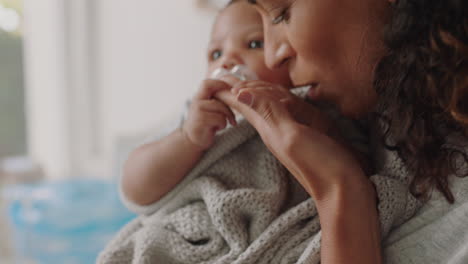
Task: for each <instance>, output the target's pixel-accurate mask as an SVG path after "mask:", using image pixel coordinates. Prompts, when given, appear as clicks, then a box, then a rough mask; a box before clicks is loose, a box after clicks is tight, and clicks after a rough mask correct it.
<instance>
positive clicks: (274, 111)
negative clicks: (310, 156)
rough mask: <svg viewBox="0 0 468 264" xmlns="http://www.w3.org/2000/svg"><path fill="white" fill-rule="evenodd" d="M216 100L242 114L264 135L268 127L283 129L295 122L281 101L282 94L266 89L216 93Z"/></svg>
mask: <svg viewBox="0 0 468 264" xmlns="http://www.w3.org/2000/svg"><path fill="white" fill-rule="evenodd" d="M215 96H216V98H218V99H219V100H221V101H222V102H224V103H225V104H227V105H228V106H229V107H231V108H233V109H235V110H237V111H238V112H239V113H241V114H242V115H243V116H244V118H245V119H247V120H248V121H249V122H250V123H251V124H252V125H253V126H254V127H255V128H256V129H257V131H258V132H259V133H260V134H262V132H265V131H264V130H265V129H267V128H268V127H270V128H271V127H276V128H279V127H282V126H284V125H286V124H290V123H293V122H294V120H293V118H292V116H291V115H290V114H289V111H288V109H287V108H286V106H285V105H284V104H283V103H282V102H281V100H280V93H273V92H272V91H270V90H269V89H267V87H266V88H253V89H252V88H245V89H242V90H241V91H240V92H239V94H233V93H231V92H229V91H220V92H218V93H216V95H215Z"/></svg>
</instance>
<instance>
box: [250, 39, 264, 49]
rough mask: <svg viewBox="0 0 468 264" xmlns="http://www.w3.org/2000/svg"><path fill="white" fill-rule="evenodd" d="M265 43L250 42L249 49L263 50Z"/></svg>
mask: <svg viewBox="0 0 468 264" xmlns="http://www.w3.org/2000/svg"><path fill="white" fill-rule="evenodd" d="M262 48H263V41H262V40H253V41H250V42H249V49H262Z"/></svg>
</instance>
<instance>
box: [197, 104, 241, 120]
mask: <svg viewBox="0 0 468 264" xmlns="http://www.w3.org/2000/svg"><path fill="white" fill-rule="evenodd" d="M199 107H200V110H201V111H204V112H211V113H217V114H220V115H223V116H225V118H227V120H228V121H229V123H230V124H231V125H233V126H235V125H236V124H237V123H236V118H235V116H234V113H233V112H232V110H231V109H230V108H229V107H228V106H227V105H225V104H224V103H222V102H220V101H218V100H216V99H211V100H205V101H203V102H201V103H200V106H199Z"/></svg>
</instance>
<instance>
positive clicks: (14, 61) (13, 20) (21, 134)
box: [0, 0, 27, 159]
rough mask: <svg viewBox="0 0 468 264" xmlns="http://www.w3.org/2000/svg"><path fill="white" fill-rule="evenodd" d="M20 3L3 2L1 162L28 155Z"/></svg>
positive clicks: (15, 0)
mask: <svg viewBox="0 0 468 264" xmlns="http://www.w3.org/2000/svg"><path fill="white" fill-rule="evenodd" d="M22 54H23V52H22V32H21V3H20V1H18V0H0V159H1V158H5V157H8V156H18V155H25V154H26V150H27V146H26V118H25V107H24V106H25V102H24V101H25V100H24V98H25V96H24V85H23V83H24V82H23V63H22V62H23V55H22Z"/></svg>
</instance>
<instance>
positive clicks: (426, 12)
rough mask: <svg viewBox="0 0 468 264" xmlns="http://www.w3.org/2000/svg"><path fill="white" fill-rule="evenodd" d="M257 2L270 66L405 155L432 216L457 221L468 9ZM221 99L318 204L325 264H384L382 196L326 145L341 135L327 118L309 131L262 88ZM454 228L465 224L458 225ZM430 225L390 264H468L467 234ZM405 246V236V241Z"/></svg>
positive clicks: (291, 106) (384, 0)
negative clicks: (372, 128) (332, 132)
mask: <svg viewBox="0 0 468 264" xmlns="http://www.w3.org/2000/svg"><path fill="white" fill-rule="evenodd" d="M249 2H251V3H252V4H255V5H256V7H257V9H258V10H259V11H260V12H261V14H262V17H263V22H264V27H265V34H266V37H265V38H266V41H265V42H266V47H265V52H266V54H267V56H266V57H267V58H270V59H268V61H267V64H268V66H269V67H270V68H277V67H283V66H285V65H286V66H287V67H288V68H289V72H290V76H291V78H292V80H293V82H294V85H295V86H303V85H309V86H310V87H311V88H310V90H309V96H310V97H311V98H312V99H313V100H316V101H326V102H331V103H333V104H335V105H336V106H337V107H338V108H339V109H340V110H341V112H342V113H344V114H345V115H347V116H350V117H354V118H369V119H371V120H373V122H374V124H377V123H378V124H380V125H381V126H379V127H380V129H381V131H383V133H385V136H384V137H383V139H385V142H386V148H387V149H388V150H392V151H394V152H395V153H397V154H398V156H399V157H400V158H401V159H402V160H403V161H404V163H405V166H406V167H407V169H408V171H409V172H410V173H411V175H412V181H411V184H410V185H409V186H408V188H409V190H410V191H411V192H412V193H413V194H414V196H416V197H418V198H419V199H420V200H421V201H423V202H424V203H425V205H424V206H423V208H422V209H421V212H422V213H423V214H428V215H430V216H434V215H437V213H440V214H443V213H447V212H448V211H450V210H449V209H448V208H450V207H449V206H448V204H447V203H443V202H441V201H442V200H441V199H442V198H445V199H446V200H447V201H448V202H449V203H454V202H457V199H458V202H459V201H460V200H461V201H465V202H466V201H467V200H468V199H467V194H466V191H465V190H464V189H460V190H457V192H454V190H453V188H455V187H456V186H462V185H461V184H465V185H463V186H468V185H467V184H466V182H467V181H466V179H465V178H461V177H455V176H464V175H466V170H462V169H463V167H464V168H466V165H467V163H468V162H467V161H468V159H467V157H466V156H467V154H466V146H467V144H466V142H467V141H468V140H467V134H468V133H467V131H468V109H467V107H468V60H467V56H468V25H467V17H468V16H467V3H466V1H465V0H438V1H435V0H434V1H429V0H314V1H310V0H274V1H273V0H257V1H253V0H249ZM218 97H219V98H220V99H221V100H223V101H224V102H226V103H227V104H228V105H230V106H231V107H232V108H234V109H236V110H237V111H239V112H241V113H242V114H243V115H244V116H245V117H246V118H247V119H248V120H249V121H250V123H252V124H253V126H254V127H255V128H256V129H257V130H258V132H259V133H260V135H261V137H262V139H263V140H264V142H265V143H266V145H267V146H268V148H269V149H270V150H271V151H272V153H274V154H275V156H276V157H277V158H278V159H279V160H280V161H281V162H282V163H283V164H284V165H285V166H286V167H287V168H288V169H289V170H290V171H291V173H292V174H293V175H294V176H295V177H296V178H297V180H298V181H299V182H300V183H301V184H302V185H303V186H304V188H305V189H306V190H307V191H308V193H309V194H310V195H311V196H312V197H314V198H315V201H316V204H317V209H318V212H319V216H320V222H321V225H322V253H321V254H322V255H321V258H322V263H381V262H382V253H381V244H380V240H381V237H380V231H379V222H378V210H377V205H378V201H377V196H376V192H375V189H374V186H373V184H372V183H371V181H369V179H368V177H367V176H366V175H365V173H364V170H363V169H362V168H361V166H360V165H359V163H358V161H357V160H355V159H353V158H352V156H351V155H350V154H349V153H348V152H347V150H346V149H345V148H344V147H342V146H341V145H340V144H339V143H338V142H336V141H334V140H333V139H332V138H330V137H328V136H327V135H326V132H327V129H328V127H329V125H328V124H327V123H326V122H325V121H324V118H323V116H322V115H321V113H319V112H318V111H317V110H314V109H312V110H311V109H309V110H307V111H308V112H307V119H308V120H307V122H304V116H303V115H301V116H298V115H296V114H295V113H302V112H304V111H303V109H302V110H299V109H301V107H302V104H301V103H300V102H299V101H298V100H296V99H295V98H294V97H292V96H291V95H289V94H288V93H285V92H284V91H282V90H279V89H275V87H273V86H271V85H269V84H268V83H264V82H259V81H253V82H243V83H240V84H237V85H235V86H234V88H233V89H232V91H231V93H229V92H222V93H219V94H218ZM376 116H377V118H370V117H376ZM305 123H307V124H308V125H304V124H305ZM373 133H374V134H376V135H377V134H378V133H377V132H373ZM376 162H378V161H376ZM454 165H456V166H454ZM460 166H461V167H460ZM452 181H453V182H452ZM451 183H452V185H451ZM464 188H466V187H464ZM432 190H435V192H434V195H432V196H431V194H432ZM437 194H441V195H439V196H437ZM437 199H438V200H437ZM437 206H440V207H437ZM460 207H461V206H460ZM465 207H466V204H465ZM431 210H432V211H431ZM460 210H461V209H460ZM465 210H466V209H465ZM434 212H437V213H434ZM447 218H448V220H450V221H456V220H453V219H456V217H454V216H452V215H448V216H447ZM465 218H466V216H465ZM461 219H463V218H461ZM428 221H429V220H428ZM434 221H435V220H434ZM410 222H411V221H410ZM464 222H466V219H465V220H464ZM416 224H417V223H413V230H414V229H415V226H416ZM419 224H420V225H421V226H425V225H427V226H431V225H432V227H431V228H429V229H427V231H426V233H425V234H418V235H416V236H414V238H413V239H415V240H421V241H417V243H419V244H414V248H412V250H408V251H407V252H402V251H399V252H398V248H399V247H400V249H402V248H401V246H400V245H397V246H395V247H393V248H391V249H390V250H393V251H397V252H396V255H395V256H388V257H386V259H387V260H388V261H389V262H391V261H398V262H397V263H409V262H411V263H447V262H448V261H454V262H456V261H460V262H461V261H463V260H465V261H466V257H467V255H468V253H467V250H466V249H465V251H463V249H461V248H460V246H461V245H463V244H462V242H463V239H465V243H466V241H468V238H466V234H465V235H464V236H462V235H460V234H458V236H455V237H457V238H456V239H455V238H453V237H451V238H448V236H450V234H448V233H442V232H438V233H437V232H436V231H437V230H445V231H446V230H451V232H454V231H453V230H456V229H457V223H455V224H450V223H444V224H442V225H440V226H437V225H434V222H432V223H423V224H421V223H419ZM430 224H431V225H430ZM435 224H437V222H436V223H435ZM460 225H462V223H460ZM464 225H466V224H464ZM447 226H450V227H451V229H447ZM460 230H461V229H458V231H455V232H454V234H457V233H456V232H460ZM409 231H411V228H409V229H408V230H406V232H409ZM430 231H434V232H436V233H434V234H428V233H427V232H430ZM445 231H444V232H445ZM395 232H396V233H397V232H400V233H402V234H403V233H404V232H405V230H404V228H403V230H401V229H400V231H398V230H397V231H394V233H395ZM394 233H392V234H391V235H390V237H392V235H393V234H394ZM406 235H408V236H409V237H411V235H410V234H406ZM431 235H432V236H433V238H437V239H442V240H443V241H444V243H449V244H446V245H443V246H442V245H440V244H439V245H437V246H435V244H434V243H437V242H440V241H436V242H434V241H430V240H429V241H428V239H427V238H429V237H430V236H431ZM444 235H445V237H444ZM401 236H402V235H401ZM399 240H400V238H399V237H398V235H397V236H395V235H393V241H399ZM423 240H424V241H423ZM409 244H410V243H408V242H406V245H409ZM390 247H391V246H390ZM450 247H453V248H450ZM418 250H419V252H418ZM398 254H399V255H398ZM457 254H458V255H457ZM463 254H465V255H463ZM397 257H398V258H399V259H398V260H397V259H396V258H397ZM441 261H442V262H441Z"/></svg>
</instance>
